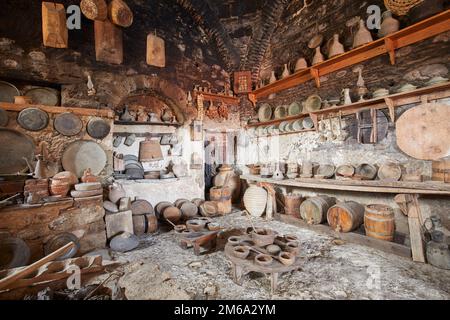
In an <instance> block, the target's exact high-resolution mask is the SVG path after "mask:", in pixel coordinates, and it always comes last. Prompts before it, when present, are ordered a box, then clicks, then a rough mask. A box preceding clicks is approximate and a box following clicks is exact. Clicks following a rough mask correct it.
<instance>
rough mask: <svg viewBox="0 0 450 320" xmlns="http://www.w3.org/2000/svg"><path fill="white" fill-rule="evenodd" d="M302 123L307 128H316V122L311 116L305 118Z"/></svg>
mask: <svg viewBox="0 0 450 320" xmlns="http://www.w3.org/2000/svg"><path fill="white" fill-rule="evenodd" d="M302 124H303V128H305V129H312V128H314V122H313V121H312V119H311V118H310V117H307V118H305V119H303V122H302Z"/></svg>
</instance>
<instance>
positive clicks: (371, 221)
mask: <svg viewBox="0 0 450 320" xmlns="http://www.w3.org/2000/svg"><path fill="white" fill-rule="evenodd" d="M364 228H365V229H366V235H367V236H369V237H372V238H376V239H381V240H385V241H393V240H394V234H395V216H394V210H392V208H391V207H389V206H385V205H382V204H371V205H368V206H366V209H365V213H364Z"/></svg>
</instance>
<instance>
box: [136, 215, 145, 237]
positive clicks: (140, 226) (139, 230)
mask: <svg viewBox="0 0 450 320" xmlns="http://www.w3.org/2000/svg"><path fill="white" fill-rule="evenodd" d="M146 228H147V221H146V217H145V215H143V214H140V215H134V216H133V230H134V234H135V235H137V236H140V235H143V234H145V229H146Z"/></svg>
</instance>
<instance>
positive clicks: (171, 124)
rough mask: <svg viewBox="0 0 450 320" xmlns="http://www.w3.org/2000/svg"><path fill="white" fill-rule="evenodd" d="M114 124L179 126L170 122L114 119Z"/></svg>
mask: <svg viewBox="0 0 450 320" xmlns="http://www.w3.org/2000/svg"><path fill="white" fill-rule="evenodd" d="M114 124H116V125H122V126H173V127H179V126H181V124H179V123H172V122H139V121H114Z"/></svg>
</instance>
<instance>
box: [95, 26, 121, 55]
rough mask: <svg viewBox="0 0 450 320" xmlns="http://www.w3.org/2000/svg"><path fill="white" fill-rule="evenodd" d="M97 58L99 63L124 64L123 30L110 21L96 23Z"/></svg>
mask: <svg viewBox="0 0 450 320" xmlns="http://www.w3.org/2000/svg"><path fill="white" fill-rule="evenodd" d="M94 33H95V58H96V60H97V61H101V62H106V63H111V64H122V62H123V39H122V29H120V28H119V27H117V26H115V25H114V24H112V23H111V22H109V21H108V20H105V21H99V20H95V21H94Z"/></svg>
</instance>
